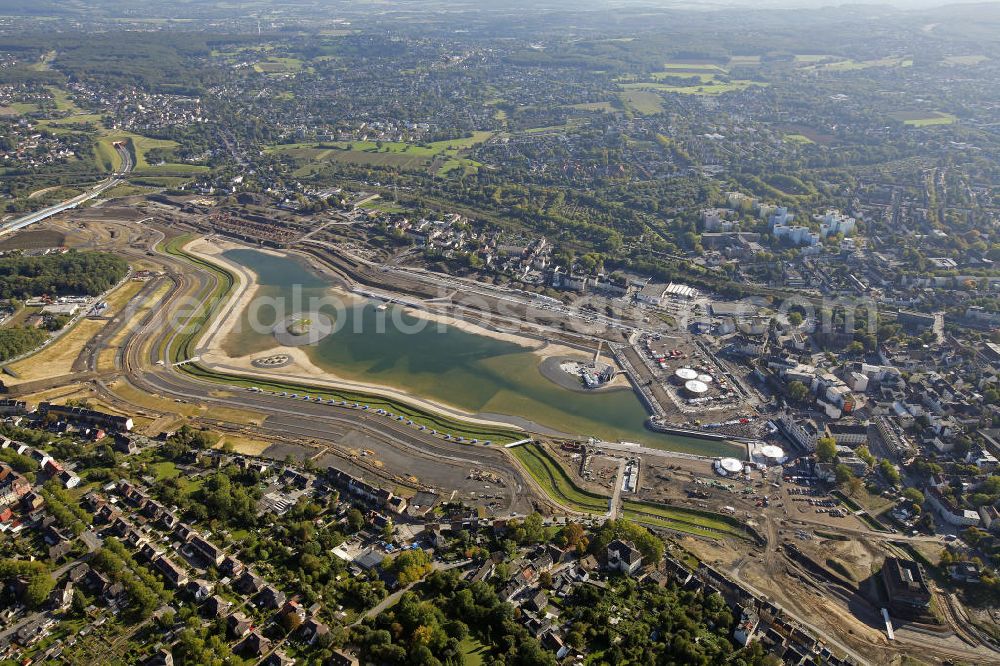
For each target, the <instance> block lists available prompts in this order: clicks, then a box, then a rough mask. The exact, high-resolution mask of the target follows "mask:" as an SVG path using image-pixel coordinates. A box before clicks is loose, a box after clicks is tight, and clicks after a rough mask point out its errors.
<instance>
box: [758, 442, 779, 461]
mask: <svg viewBox="0 0 1000 666" xmlns="http://www.w3.org/2000/svg"><path fill="white" fill-rule="evenodd" d="M760 454H761V455H762V456H763V457H764V458H765V459H766V460H767V462H769V463H778V462H781V461H782V460H784V459H785V451H784V450H783V449H782V448H781V447H780V446H775V445H774V444H765V445H764V446H762V447H760Z"/></svg>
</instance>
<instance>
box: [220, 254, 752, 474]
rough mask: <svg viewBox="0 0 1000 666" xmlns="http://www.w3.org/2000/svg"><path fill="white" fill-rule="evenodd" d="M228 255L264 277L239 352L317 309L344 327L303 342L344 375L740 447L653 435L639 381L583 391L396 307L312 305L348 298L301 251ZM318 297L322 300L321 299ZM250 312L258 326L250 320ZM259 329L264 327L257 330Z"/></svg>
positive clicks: (584, 431) (235, 342)
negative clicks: (299, 256) (278, 325)
mask: <svg viewBox="0 0 1000 666" xmlns="http://www.w3.org/2000/svg"><path fill="white" fill-rule="evenodd" d="M224 256H225V258H226V259H228V260H230V261H232V262H234V263H237V264H240V265H242V266H244V267H246V268H248V269H250V270H251V271H253V272H254V273H255V274H257V276H258V281H259V284H260V290H259V291H258V297H257V299H255V300H257V301H258V303H260V302H261V300H262V299H273V300H274V302H275V303H280V304H281V305H280V306H279V307H272V306H264V305H259V304H258V305H253V304H252V305H251V306H250V307H248V308H247V310H246V311H245V312H244V313H242V314H241V322H240V325H239V327H238V328H237V329H234V331H233V332H232V333H230V335H229V336H228V337H227V339H226V340H225V341H224V348H225V350H226V351H227V353H229V354H230V355H232V356H242V355H244V354H252V353H258V352H263V351H266V350H268V349H272V348H274V347H275V346H276V344H277V343H276V342H275V340H274V337H273V336H272V335H271V333H270V332H269V329H270V327H271V326H273V325H274V323H275V322H276V321H278V319H279V318H284V317H286V316H289V315H291V314H294V313H297V312H308V311H311V310H312V309H318V310H319V311H320V312H323V313H325V314H327V315H329V316H331V317H333V318H334V320H335V322H336V324H337V327H336V329H335V331H334V332H333V333H332V334H330V335H329V336H327V337H326V338H324V339H322V340H320V341H319V342H318V343H317V344H315V345H308V346H304V347H303V349H304V350H305V352H306V353H307V354H308V355H309V357H310V359H311V360H312V361H313V363H315V364H316V365H317V366H319V367H321V368H323V369H326V370H329V371H330V372H331V373H332V374H335V375H337V376H339V377H343V378H344V379H348V380H353V381H360V382H365V383H369V384H378V385H381V386H386V387H390V388H394V389H399V390H402V391H405V392H407V393H409V394H411V395H414V396H418V397H422V398H426V399H429V400H433V401H435V402H439V403H445V404H448V405H452V406H454V407H457V408H458V409H461V410H463V411H466V412H469V413H473V414H478V415H483V416H490V415H503V416H512V417H517V418H521V419H526V420H528V421H531V422H532V423H535V424H538V425H540V426H543V427H546V428H549V429H552V430H556V431H559V432H564V433H569V434H573V435H577V436H581V437H588V436H594V437H599V438H601V439H605V440H609V441H618V440H625V441H631V442H641V443H643V444H646V445H648V446H655V447H659V448H664V449H670V450H678V451H688V452H691V453H701V454H704V455H722V454H728V455H732V454H733V452H734V451H738V449H736V448H735V447H733V446H732V445H729V444H726V443H722V442H712V441H706V440H699V439H694V438H688V437H680V436H674V435H666V434H661V433H654V432H651V431H649V430H647V429H646V428H645V426H644V425H643V423H644V421H645V419H646V416H647V413H646V410H645V408H644V407H643V406H642V404H641V403H640V402H639V399H638V397H637V396H636V395H635V394H634V393H633V392H632V391H631V390H630V389H624V388H623V389H621V390H613V391H606V392H601V393H583V392H577V391H570V390H567V389H565V388H562V387H560V386H558V385H556V384H555V383H553V382H552V381H550V380H548V379H546V378H545V377H544V376H543V375H542V374H541V373H540V372H539V370H538V364H539V361H541V356H539V355H538V354H535V353H532V352H531V351H530V350H528V349H527V348H525V347H523V346H520V345H517V344H514V343H511V342H507V341H504V340H497V339H495V338H492V337H489V336H486V335H478V334H475V333H471V332H468V331H463V330H460V329H458V328H455V327H453V326H442V325H439V324H438V323H436V322H433V321H430V320H427V319H423V318H419V317H415V316H413V315H410V314H407V313H406V312H405V311H404V309H403V308H401V307H397V306H390V307H389V308H387V309H384V310H379V309H378V308H377V307H376V305H377V304H376V303H373V302H371V301H362V300H357V299H353V298H352V299H347V300H346V305H342V306H340V307H338V306H336V305H333V304H325V305H319V307H317V308H312V307H310V299H323V298H325V299H326V300H339V299H335V298H334V297H332V296H331V294H333V293H334V292H333V290H331V288H330V285H329V284H328V283H327V282H325V281H324V280H323V278H322V277H321V276H319V275H317V274H316V273H314V272H313V271H312V270H310V269H309V268H308V267H307V266H305V265H304V264H302V263H300V262H299V261H297V260H295V259H293V258H290V257H289V258H283V257H276V256H274V255H272V254H268V253H264V252H259V251H257V250H251V249H239V250H228V251H226V252H225V253H224ZM313 302H315V303H319V301H315V300H314V301H313ZM251 319H253V320H254V321H255V322H257V323H259V325H256V326H251V325H250V323H251ZM254 329H256V330H254Z"/></svg>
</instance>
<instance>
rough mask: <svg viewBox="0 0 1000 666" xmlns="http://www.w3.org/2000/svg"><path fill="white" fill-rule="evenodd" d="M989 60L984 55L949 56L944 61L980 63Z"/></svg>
mask: <svg viewBox="0 0 1000 666" xmlns="http://www.w3.org/2000/svg"><path fill="white" fill-rule="evenodd" d="M987 60H989V57H987V56H984V55H962V56H948V57H946V58H945V59H944V60H942V62H943V63H944V64H946V65H979V64H981V63H983V62H986V61H987Z"/></svg>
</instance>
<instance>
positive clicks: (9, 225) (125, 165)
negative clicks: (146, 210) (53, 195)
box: [0, 147, 134, 236]
mask: <svg viewBox="0 0 1000 666" xmlns="http://www.w3.org/2000/svg"><path fill="white" fill-rule="evenodd" d="M117 150H118V154H119V155H120V156H121V160H122V166H121V169H119V170H118V171H116V172H115V173H114V174H112V175H111V176H109V177H108V178H107V179H105V180H102V181H101V182H100V183H98V184H97V185H95V186H94V187H93V188H91V189H90V190H87V191H86V192H84V193H83V194H78V195H77V196H75V197H72V198H70V199H67V200H66V201H63V202H62V203H58V204H56V205H54V206H49V207H48V208H43V209H42V210H39V211H35V212H34V213H29V214H28V215H25V216H23V217H19V218H17V219H16V220H11V221H10V222H5V223H4V224H3V225H0V236H3V235H6V234H9V233H12V232H14V231H18V230H20V229H24V228H25V227H28V226H31V225H32V224H35V223H36V222H41V221H42V220H45V219H48V218H50V217H52V216H53V215H57V214H59V213H61V212H63V211H64V210H69V209H70V208H76V207H77V206H79V205H80V204H82V203H84V202H85V201H89V200H91V199H94V198H95V197H98V196H100V195H101V194H103V193H104V192H105V190H109V189H111V188H112V187H114V186H115V185H117V184H118V183H120V182H121V178H119V176H122V175H124V174H126V173H128V172H129V171H131V170H132V168H133V166H134V165H133V164H132V154H131V153H129V151H128V149H126V148H123V147H118V148H117Z"/></svg>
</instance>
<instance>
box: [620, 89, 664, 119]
mask: <svg viewBox="0 0 1000 666" xmlns="http://www.w3.org/2000/svg"><path fill="white" fill-rule="evenodd" d="M628 85H632V84H628ZM636 85H642V84H636ZM619 95H620V96H621V100H622V103H623V104H624V105H625V107H626V108H628V109H630V110H631V111H633V112H635V113H638V114H640V115H643V116H651V115H654V114H657V113H663V100H662V99H661V98H660V96H659V95H657V94H656V93H654V92H650V91H649V90H626V91H625V92H622V93H619Z"/></svg>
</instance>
